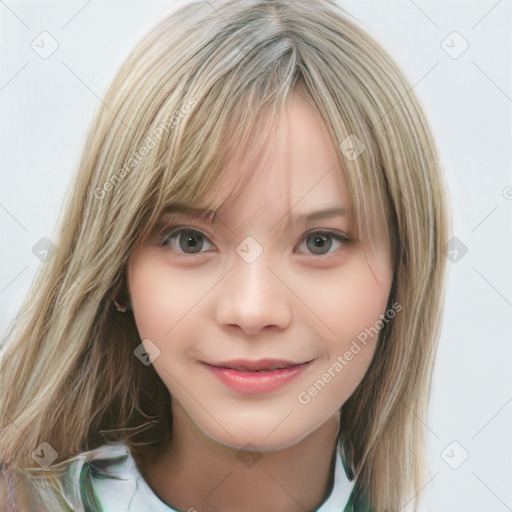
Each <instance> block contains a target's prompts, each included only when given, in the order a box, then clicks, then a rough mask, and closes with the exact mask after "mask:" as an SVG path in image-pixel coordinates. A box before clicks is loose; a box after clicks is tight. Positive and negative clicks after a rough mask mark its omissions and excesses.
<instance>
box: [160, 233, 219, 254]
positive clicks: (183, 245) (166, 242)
mask: <svg viewBox="0 0 512 512" xmlns="http://www.w3.org/2000/svg"><path fill="white" fill-rule="evenodd" d="M205 243H206V244H210V245H211V247H214V245H213V244H212V243H211V242H210V241H209V240H208V238H207V237H206V235H205V234H204V233H202V232H201V231H198V230H197V229H192V228H179V229H175V230H173V231H171V232H170V233H167V234H165V235H164V236H163V238H162V239H161V241H160V244H161V245H163V246H168V247H170V248H171V249H172V250H173V251H176V252H183V253H184V254H197V253H200V252H204V251H202V249H203V248H204V246H205Z"/></svg>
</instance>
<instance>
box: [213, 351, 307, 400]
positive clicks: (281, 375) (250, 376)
mask: <svg viewBox="0 0 512 512" xmlns="http://www.w3.org/2000/svg"><path fill="white" fill-rule="evenodd" d="M310 363H311V361H308V362H306V363H299V364H296V363H295V364H294V363H290V362H283V361H277V360H275V359H274V360H261V361H258V362H253V363H250V362H248V361H230V363H229V364H230V365H233V366H236V367H242V368H244V367H245V368H247V366H248V365H249V366H252V368H251V369H258V368H255V367H259V368H263V371H258V372H256V371H252V372H251V371H248V369H247V370H245V371H244V370H235V369H233V368H229V367H223V366H217V365H210V364H207V363H204V365H205V366H206V368H207V369H208V370H209V371H211V372H212V373H213V374H214V375H215V376H216V377H217V378H218V379H219V380H220V381H221V382H222V383H223V384H225V385H226V386H227V387H229V388H230V389H232V390H234V391H238V392H239V393H247V394H255V393H268V392H270V391H274V390H276V389H279V388H281V387H283V386H285V385H286V384H288V383H289V382H290V381H291V380H293V379H294V378H295V377H297V376H298V375H299V374H300V373H302V372H303V371H304V370H305V369H306V368H307V367H308V366H309V364H310ZM265 365H266V368H269V367H273V366H277V365H280V366H281V365H283V366H284V365H291V366H287V367H286V368H280V369H276V370H265Z"/></svg>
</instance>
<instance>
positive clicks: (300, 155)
mask: <svg viewBox="0 0 512 512" xmlns="http://www.w3.org/2000/svg"><path fill="white" fill-rule="evenodd" d="M272 124H273V125H274V127H275V138H273V139H272V143H271V144H269V145H267V146H265V147H263V148H260V150H259V152H257V153H255V154H254V156H253V157H252V158H247V157H246V154H245V152H244V151H239V152H235V153H234V154H233V157H232V158H230V160H229V161H228V163H227V165H226V166H225V168H224V170H223V172H222V175H221V176H220V178H219V180H218V182H217V183H216V184H215V186H214V187H212V189H211V190H210V191H209V192H208V193H207V194H206V197H205V200H206V203H207V204H210V205H217V207H219V206H220V208H219V213H221V212H224V213H228V212H229V213H238V214H240V213H241V212H243V215H244V216H248V215H253V214H255V213H256V212H258V213H259V214H262V213H270V212H274V213H275V215H278V216H283V215H285V214H286V213H287V210H290V209H293V210H295V211H296V212H297V213H300V212H304V211H306V210H311V209H312V208H318V207H325V206H330V207H336V206H341V205H342V206H343V207H344V208H346V209H349V207H350V203H351V201H350V196H349V194H348V190H347V186H346V183H345V179H344V175H343V170H342V168H341V164H340V161H339V157H338V153H337V151H336V148H335V146H334V144H333V142H332V140H331V138H330V137H329V132H328V130H327V127H326V126H325V124H324V122H323V120H322V118H321V117H320V115H319V114H318V113H317V112H316V110H315V109H314V108H313V107H312V106H311V105H310V103H309V102H308V101H307V100H306V99H305V98H304V97H303V96H302V95H301V94H300V93H299V92H294V93H293V95H292V97H291V100H290V104H289V108H288V110H287V111H284V112H283V113H281V114H280V115H279V116H278V117H276V118H274V119H272ZM235 189H236V193H230V192H231V191H233V190H235ZM295 211H294V212H293V213H295Z"/></svg>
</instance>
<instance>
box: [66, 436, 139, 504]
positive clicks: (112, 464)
mask: <svg viewBox="0 0 512 512" xmlns="http://www.w3.org/2000/svg"><path fill="white" fill-rule="evenodd" d="M66 478H67V485H68V486H69V491H70V493H71V494H73V493H74V492H75V491H77V490H78V492H79V501H80V503H82V504H83V506H84V507H85V509H86V510H94V511H101V512H111V511H112V512H113V511H118V510H129V502H130V499H131V498H132V497H133V495H134V494H135V491H136V488H137V485H136V484H137V482H136V472H135V467H134V462H133V458H132V456H131V453H130V449H129V447H128V446H127V445H126V444H124V443H121V442H119V443H114V444H108V445H104V446H102V447H100V448H97V449H95V450H92V451H90V452H84V453H81V454H80V455H79V456H77V457H76V458H75V460H74V461H73V463H72V464H71V465H70V467H69V469H68V472H67V475H66Z"/></svg>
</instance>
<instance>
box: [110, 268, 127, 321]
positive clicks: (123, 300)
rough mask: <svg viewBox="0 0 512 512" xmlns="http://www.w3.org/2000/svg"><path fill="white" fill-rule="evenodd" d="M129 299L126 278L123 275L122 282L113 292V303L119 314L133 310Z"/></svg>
mask: <svg viewBox="0 0 512 512" xmlns="http://www.w3.org/2000/svg"><path fill="white" fill-rule="evenodd" d="M129 299H130V297H129V293H128V290H127V286H126V277H125V275H124V274H123V277H122V278H121V282H120V283H119V284H118V285H117V286H116V287H115V288H114V291H113V292H112V299H111V302H112V304H113V306H114V308H115V310H116V312H117V313H121V314H126V313H128V312H129V311H130V310H131V309H132V306H131V304H130V300H129Z"/></svg>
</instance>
